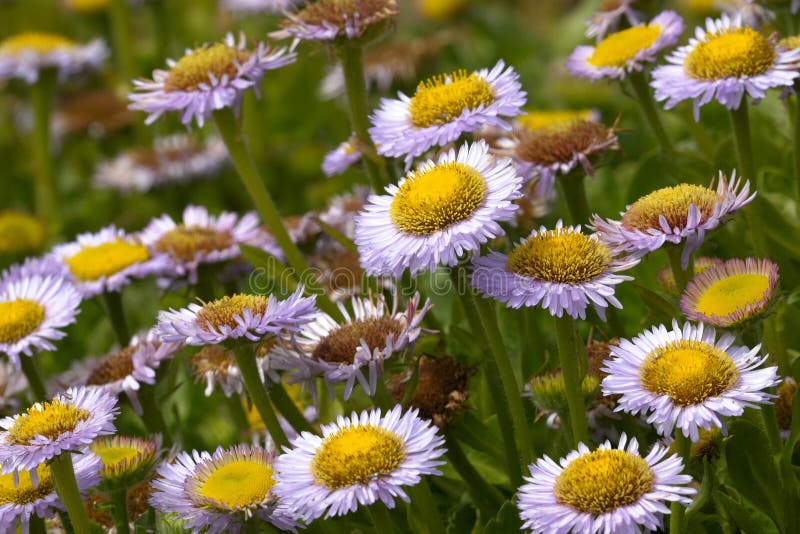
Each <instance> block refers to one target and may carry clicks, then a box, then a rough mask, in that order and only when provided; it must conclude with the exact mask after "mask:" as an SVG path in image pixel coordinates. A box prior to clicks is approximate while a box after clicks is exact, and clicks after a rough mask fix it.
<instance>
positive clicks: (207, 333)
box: [157, 287, 317, 346]
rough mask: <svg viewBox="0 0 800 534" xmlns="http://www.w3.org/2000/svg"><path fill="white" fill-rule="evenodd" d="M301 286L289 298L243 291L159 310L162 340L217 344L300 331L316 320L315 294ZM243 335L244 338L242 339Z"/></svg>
mask: <svg viewBox="0 0 800 534" xmlns="http://www.w3.org/2000/svg"><path fill="white" fill-rule="evenodd" d="M303 292H304V288H303V287H298V288H297V290H296V291H295V292H294V293H292V294H291V295H290V296H289V297H288V298H286V299H285V300H278V299H277V298H275V296H274V295H269V296H264V295H252V294H244V293H239V294H236V295H232V296H225V297H222V298H220V299H216V300H212V301H210V302H201V303H200V304H195V303H192V304H189V306H188V307H186V308H182V309H180V310H174V309H170V310H169V311H164V310H162V311H160V312H158V327H157V328H158V330H159V335H160V336H161V340H162V341H178V342H182V343H185V344H186V345H196V346H203V345H217V344H219V343H222V342H225V341H236V340H241V341H248V342H256V341H260V340H261V339H262V338H263V337H265V336H269V335H278V334H279V333H290V332H296V331H297V330H298V329H299V328H300V327H301V326H303V325H304V324H306V323H309V322H311V321H313V320H314V318H315V315H316V314H317V308H316V306H315V304H314V300H315V297H304V296H303ZM242 338H243V339H242Z"/></svg>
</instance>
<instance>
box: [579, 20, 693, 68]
mask: <svg viewBox="0 0 800 534" xmlns="http://www.w3.org/2000/svg"><path fill="white" fill-rule="evenodd" d="M685 28H686V26H685V24H684V23H683V19H682V18H681V17H680V15H678V14H677V13H675V12H674V11H662V12H661V13H659V14H658V15H656V16H655V17H654V18H653V19H652V20H651V21H650V22H644V23H642V24H637V25H636V26H632V27H630V28H627V29H625V30H622V31H619V32H616V33H612V34H609V35H607V36H606V37H605V38H603V39H602V40H600V41H599V42H598V43H597V44H596V45H595V46H590V45H582V46H579V47H577V48H576V49H575V51H574V52H572V54H571V55H570V56H569V59H568V60H567V70H569V72H570V73H571V74H572V75H573V76H577V77H579V78H588V79H589V80H592V81H597V80H600V79H603V78H610V79H618V80H623V79H625V77H626V76H627V75H628V73H630V72H638V71H641V70H644V68H645V66H646V65H647V64H649V63H654V62H655V61H656V59H657V57H658V54H659V53H660V52H661V51H663V50H664V49H667V48H670V47H672V46H675V45H676V44H677V43H678V39H679V38H680V36H681V34H682V33H683V30H684V29H685Z"/></svg>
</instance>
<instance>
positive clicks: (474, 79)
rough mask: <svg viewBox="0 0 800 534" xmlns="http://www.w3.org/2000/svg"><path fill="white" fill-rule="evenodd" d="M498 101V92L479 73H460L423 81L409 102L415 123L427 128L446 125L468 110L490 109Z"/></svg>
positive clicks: (417, 125) (412, 121) (416, 125)
mask: <svg viewBox="0 0 800 534" xmlns="http://www.w3.org/2000/svg"><path fill="white" fill-rule="evenodd" d="M492 102H494V89H492V86H491V84H490V83H489V82H487V81H486V80H484V79H483V78H481V77H480V76H478V75H477V74H475V73H472V74H467V71H465V70H460V71H456V72H453V73H452V74H450V75H449V76H447V77H446V76H445V75H443V74H440V75H439V76H434V77H433V78H429V79H427V80H425V81H424V82H420V84H419V85H418V86H417V92H416V93H414V96H413V97H412V98H411V101H410V102H409V103H408V111H409V112H410V113H411V124H413V125H414V127H415V128H427V127H429V126H435V125H437V124H445V123H447V122H450V121H452V120H453V119H455V118H457V117H459V116H460V115H461V113H462V112H463V111H465V110H472V109H476V108H478V107H481V106H488V105H489V104H491V103H492Z"/></svg>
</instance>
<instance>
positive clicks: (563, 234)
mask: <svg viewBox="0 0 800 534" xmlns="http://www.w3.org/2000/svg"><path fill="white" fill-rule="evenodd" d="M637 263H638V260H637V259H636V258H633V257H626V256H622V257H618V256H616V255H615V254H614V253H613V251H612V250H610V249H609V248H608V247H607V246H606V245H605V244H604V243H603V242H602V241H601V240H600V239H598V237H597V235H596V234H595V235H586V234H584V233H582V232H581V227H580V226H566V227H565V226H564V225H563V223H562V222H561V221H560V220H559V221H558V222H557V223H556V227H555V228H554V229H553V230H548V229H547V228H545V227H544V226H541V227H540V228H539V229H538V230H534V231H533V232H532V233H531V235H530V236H528V237H527V238H524V239H522V240H521V241H520V242H519V243H518V244H517V246H516V247H514V249H513V250H512V251H511V252H510V253H509V254H502V253H500V252H490V253H489V255H488V256H483V257H475V258H473V260H472V265H473V270H472V286H473V287H474V288H475V289H476V290H477V291H478V292H479V293H480V294H482V295H483V296H484V297H486V298H493V299H496V300H499V301H500V302H503V303H505V305H506V306H508V307H509V308H520V307H522V306H526V307H534V306H541V307H542V308H544V309H546V310H548V311H549V312H550V314H551V315H553V316H555V317H561V316H562V315H563V314H565V313H566V314H567V315H569V316H570V317H573V318H575V319H577V318H581V319H585V318H586V308H587V307H588V306H589V305H590V304H592V305H594V308H595V310H596V311H597V314H598V315H599V316H600V317H601V318H605V309H606V307H608V306H609V305H611V306H614V307H616V308H622V304H621V303H620V302H619V300H617V298H616V297H615V296H614V291H615V288H614V286H616V285H617V284H621V283H622V282H624V281H626V280H633V278H632V277H630V276H625V275H621V274H617V273H618V272H619V271H623V270H625V269H629V268H631V267H633V266H634V265H636V264H637Z"/></svg>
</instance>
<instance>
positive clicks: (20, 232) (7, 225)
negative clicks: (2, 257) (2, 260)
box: [0, 210, 47, 254]
mask: <svg viewBox="0 0 800 534" xmlns="http://www.w3.org/2000/svg"><path fill="white" fill-rule="evenodd" d="M46 240H47V227H46V226H45V222H44V220H42V219H40V218H39V217H36V216H34V215H30V214H28V213H25V212H23V211H14V210H3V211H0V254H25V253H30V252H38V251H40V250H41V249H42V247H43V246H44V244H45V241H46Z"/></svg>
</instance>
